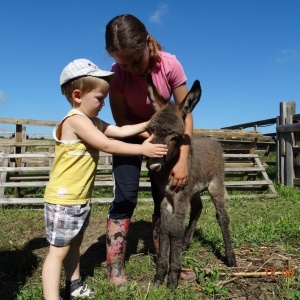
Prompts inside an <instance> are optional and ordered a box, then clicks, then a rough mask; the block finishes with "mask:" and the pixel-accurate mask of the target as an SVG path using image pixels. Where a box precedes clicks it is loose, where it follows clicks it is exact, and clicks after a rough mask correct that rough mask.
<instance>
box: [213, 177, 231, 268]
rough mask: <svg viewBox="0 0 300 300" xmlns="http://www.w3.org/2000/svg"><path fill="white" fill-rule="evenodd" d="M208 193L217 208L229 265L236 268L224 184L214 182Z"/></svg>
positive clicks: (220, 181) (219, 181)
mask: <svg viewBox="0 0 300 300" xmlns="http://www.w3.org/2000/svg"><path fill="white" fill-rule="evenodd" d="M208 191H209V193H210V195H211V198H212V200H213V202H214V205H215V208H216V218H217V220H218V223H219V225H220V228H221V231H222V235H223V240H224V244H225V255H226V259H227V265H228V266H229V267H234V266H236V258H235V254H234V251H233V248H232V244H231V237H230V232H229V217H228V214H227V211H226V209H225V187H224V182H223V181H222V180H218V179H216V180H213V181H212V182H211V183H210V184H209V186H208Z"/></svg>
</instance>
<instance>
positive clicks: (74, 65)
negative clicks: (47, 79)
mask: <svg viewBox="0 0 300 300" xmlns="http://www.w3.org/2000/svg"><path fill="white" fill-rule="evenodd" d="M112 74H114V73H113V72H109V71H104V70H101V69H100V68H99V67H98V66H97V65H95V64H94V63H92V62H91V61H90V60H88V59H85V58H80V59H75V60H73V61H72V62H70V63H69V64H68V65H67V66H66V67H65V68H64V69H63V71H62V73H61V75H60V85H63V84H64V83H66V82H68V81H70V80H72V79H75V78H78V77H83V76H94V77H107V76H110V75H112Z"/></svg>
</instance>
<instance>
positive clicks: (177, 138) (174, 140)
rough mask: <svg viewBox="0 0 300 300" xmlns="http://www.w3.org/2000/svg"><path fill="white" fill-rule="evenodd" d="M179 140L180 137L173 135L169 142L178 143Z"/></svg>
mask: <svg viewBox="0 0 300 300" xmlns="http://www.w3.org/2000/svg"><path fill="white" fill-rule="evenodd" d="M180 140H181V137H180V135H175V136H173V137H172V138H171V142H174V143H178V142H179V141H180Z"/></svg>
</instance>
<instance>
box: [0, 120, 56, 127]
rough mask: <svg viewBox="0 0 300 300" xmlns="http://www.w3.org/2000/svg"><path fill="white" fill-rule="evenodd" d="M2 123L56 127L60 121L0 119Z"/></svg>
mask: <svg viewBox="0 0 300 300" xmlns="http://www.w3.org/2000/svg"><path fill="white" fill-rule="evenodd" d="M0 123H5V124H21V125H35V126H49V127H54V126H55V125H56V124H57V123H58V121H44V120H32V119H13V118H0Z"/></svg>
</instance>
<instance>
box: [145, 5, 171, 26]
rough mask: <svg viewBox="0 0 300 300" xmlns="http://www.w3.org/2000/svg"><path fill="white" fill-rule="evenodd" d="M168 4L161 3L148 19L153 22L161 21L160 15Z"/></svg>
mask: <svg viewBox="0 0 300 300" xmlns="http://www.w3.org/2000/svg"><path fill="white" fill-rule="evenodd" d="M168 8H169V6H168V5H167V4H161V5H160V6H159V7H158V9H157V10H156V11H155V12H154V13H153V14H152V15H151V16H150V18H149V20H150V22H153V23H162V17H163V16H164V15H165V14H166V12H167V11H168Z"/></svg>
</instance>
